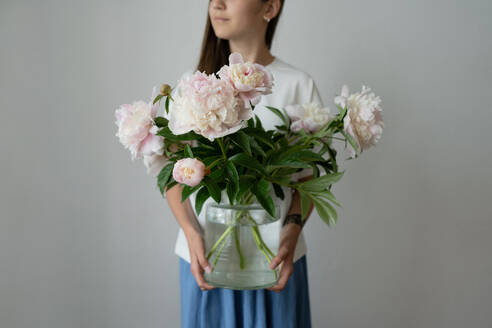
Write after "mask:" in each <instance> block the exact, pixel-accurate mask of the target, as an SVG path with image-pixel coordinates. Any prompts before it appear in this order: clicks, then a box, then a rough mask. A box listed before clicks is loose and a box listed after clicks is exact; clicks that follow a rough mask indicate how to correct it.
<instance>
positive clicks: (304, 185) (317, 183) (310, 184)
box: [296, 171, 345, 191]
mask: <svg viewBox="0 0 492 328" xmlns="http://www.w3.org/2000/svg"><path fill="white" fill-rule="evenodd" d="M344 173H345V171H342V172H335V173H328V174H325V175H323V176H321V177H319V178H314V179H311V180H308V181H304V182H301V183H298V184H296V186H297V188H300V189H303V190H305V191H323V190H325V189H327V188H328V187H329V186H330V185H331V184H333V183H335V182H337V181H338V180H340V179H341V178H342V176H343V174H344Z"/></svg>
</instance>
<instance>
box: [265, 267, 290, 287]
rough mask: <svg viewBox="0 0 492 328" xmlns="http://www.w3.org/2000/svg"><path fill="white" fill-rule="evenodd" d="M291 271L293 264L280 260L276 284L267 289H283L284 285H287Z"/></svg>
mask: <svg viewBox="0 0 492 328" xmlns="http://www.w3.org/2000/svg"><path fill="white" fill-rule="evenodd" d="M293 272H294V265H293V264H292V263H290V264H289V263H287V262H282V266H281V268H280V276H279V278H278V282H277V284H275V285H274V286H272V287H270V288H267V289H268V290H271V291H274V292H280V291H281V290H282V289H284V287H285V285H287V282H288V281H289V278H290V276H291V275H292V273H293Z"/></svg>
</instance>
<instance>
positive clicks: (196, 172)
mask: <svg viewBox="0 0 492 328" xmlns="http://www.w3.org/2000/svg"><path fill="white" fill-rule="evenodd" d="M204 174H205V164H203V162H202V161H200V160H198V159H196V158H183V159H180V160H178V161H177V162H176V164H174V168H173V178H174V180H176V181H177V182H179V183H182V184H185V185H187V186H190V187H194V186H196V185H197V184H199V183H200V181H202V179H203V176H204Z"/></svg>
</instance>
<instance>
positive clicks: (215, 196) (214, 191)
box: [203, 178, 222, 203]
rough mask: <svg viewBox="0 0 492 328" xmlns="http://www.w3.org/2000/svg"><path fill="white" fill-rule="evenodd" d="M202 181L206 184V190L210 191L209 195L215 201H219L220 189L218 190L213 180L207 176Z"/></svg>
mask: <svg viewBox="0 0 492 328" xmlns="http://www.w3.org/2000/svg"><path fill="white" fill-rule="evenodd" d="M203 180H204V183H205V185H206V186H207V189H208V192H209V193H210V196H212V198H213V199H214V200H215V201H216V202H217V203H220V199H221V196H222V191H221V190H220V188H219V186H218V185H217V183H216V182H215V181H213V180H212V179H209V178H204V179H203Z"/></svg>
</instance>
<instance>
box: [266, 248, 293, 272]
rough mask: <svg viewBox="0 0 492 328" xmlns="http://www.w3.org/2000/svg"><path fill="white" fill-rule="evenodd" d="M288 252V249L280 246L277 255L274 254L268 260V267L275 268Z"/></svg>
mask: <svg viewBox="0 0 492 328" xmlns="http://www.w3.org/2000/svg"><path fill="white" fill-rule="evenodd" d="M288 253H289V250H288V249H287V247H281V248H280V249H279V250H278V253H277V255H275V257H274V258H273V259H272V261H271V262H270V269H272V270H273V269H275V268H276V267H277V266H278V265H279V264H280V263H281V262H282V261H283V260H284V259H285V258H286V257H287V254H288Z"/></svg>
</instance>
